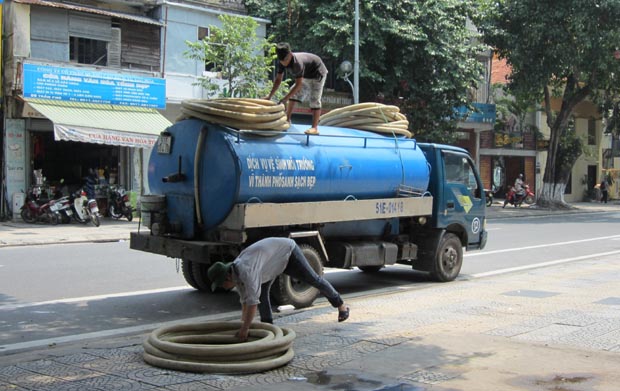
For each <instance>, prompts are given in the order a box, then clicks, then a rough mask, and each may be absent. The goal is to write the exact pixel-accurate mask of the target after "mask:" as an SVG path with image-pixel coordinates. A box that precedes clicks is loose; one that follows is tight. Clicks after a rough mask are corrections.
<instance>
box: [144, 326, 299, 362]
mask: <svg viewBox="0 0 620 391" xmlns="http://www.w3.org/2000/svg"><path fill="white" fill-rule="evenodd" d="M240 327H241V322H206V323H191V324H184V325H176V326H169V327H161V328H159V329H157V330H155V331H153V332H152V333H151V334H150V335H149V337H148V339H147V340H146V341H144V344H143V346H144V355H143V357H144V361H146V362H147V363H148V364H151V365H154V366H157V367H160V368H166V369H174V370H179V371H188V372H208V373H255V372H263V371H266V370H269V369H273V368H277V367H280V366H282V365H285V364H287V363H288V362H289V361H291V360H292V359H293V355H294V352H293V347H292V345H293V340H294V339H295V332H294V331H293V330H291V329H288V328H280V327H277V326H274V325H271V324H267V323H252V327H251V329H250V333H249V340H248V342H239V340H238V339H237V338H236V337H235V335H234V334H235V332H236V331H238V330H239V328H240Z"/></svg>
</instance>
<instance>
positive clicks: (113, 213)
mask: <svg viewBox="0 0 620 391" xmlns="http://www.w3.org/2000/svg"><path fill="white" fill-rule="evenodd" d="M109 211H110V217H112V218H113V219H117V220H118V219H120V218H121V217H123V213H122V211H120V210H116V206H114V205H110V210H109Z"/></svg>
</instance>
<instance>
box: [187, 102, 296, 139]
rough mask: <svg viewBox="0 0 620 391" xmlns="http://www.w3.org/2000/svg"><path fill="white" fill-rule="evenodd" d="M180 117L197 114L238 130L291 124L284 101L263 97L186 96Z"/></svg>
mask: <svg viewBox="0 0 620 391" xmlns="http://www.w3.org/2000/svg"><path fill="white" fill-rule="evenodd" d="M181 113H182V115H181V117H180V118H179V120H181V119H186V118H198V119H202V120H204V121H207V122H211V123H215V124H222V125H226V126H230V127H232V128H236V129H240V130H271V131H284V130H286V129H288V128H289V127H290V124H289V122H288V120H287V118H286V112H285V111H284V105H283V104H279V103H275V102H272V101H270V100H265V99H249V98H222V99H188V100H184V101H183V102H181Z"/></svg>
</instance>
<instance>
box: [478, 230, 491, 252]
mask: <svg viewBox="0 0 620 391" xmlns="http://www.w3.org/2000/svg"><path fill="white" fill-rule="evenodd" d="M488 236H489V233H488V232H487V231H486V230H482V232H480V248H479V250H483V249H484V247H485V246H486V245H487V238H488Z"/></svg>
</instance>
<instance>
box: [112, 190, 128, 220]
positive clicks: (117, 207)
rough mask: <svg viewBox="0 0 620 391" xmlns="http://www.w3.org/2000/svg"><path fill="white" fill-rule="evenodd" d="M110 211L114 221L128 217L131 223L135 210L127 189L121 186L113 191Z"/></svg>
mask: <svg viewBox="0 0 620 391" xmlns="http://www.w3.org/2000/svg"><path fill="white" fill-rule="evenodd" d="M108 210H109V212H110V216H111V217H112V218H113V219H120V218H121V217H126V218H127V220H129V221H131V220H133V209H132V207H131V202H130V201H129V194H127V191H125V189H123V188H122V187H120V186H119V187H115V188H112V189H111V191H110V200H109V202H108Z"/></svg>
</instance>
